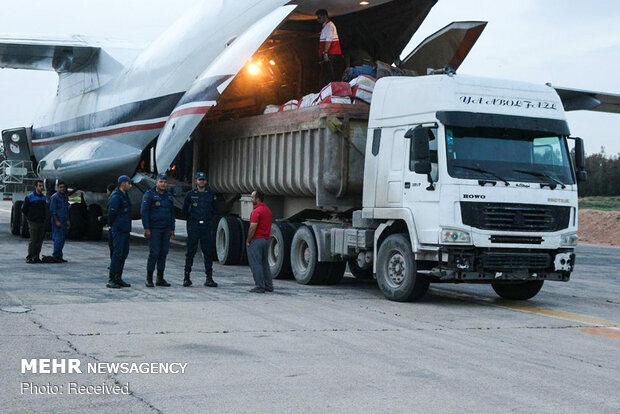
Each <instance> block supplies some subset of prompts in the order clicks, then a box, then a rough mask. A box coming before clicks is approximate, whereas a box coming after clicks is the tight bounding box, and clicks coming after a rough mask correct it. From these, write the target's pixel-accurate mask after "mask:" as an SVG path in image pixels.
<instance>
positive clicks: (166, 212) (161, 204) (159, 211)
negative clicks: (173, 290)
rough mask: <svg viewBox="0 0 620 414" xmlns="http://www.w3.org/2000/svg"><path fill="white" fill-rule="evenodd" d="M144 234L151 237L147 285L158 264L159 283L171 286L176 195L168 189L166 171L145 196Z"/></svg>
mask: <svg viewBox="0 0 620 414" xmlns="http://www.w3.org/2000/svg"><path fill="white" fill-rule="evenodd" d="M140 215H141V217H142V226H143V227H144V237H146V238H147V240H148V241H149V258H148V260H147V262H146V287H153V272H154V271H155V265H157V281H156V282H155V285H157V286H165V287H168V286H170V283H168V282H167V281H166V280H165V279H164V270H165V269H166V256H168V249H169V248H170V239H174V196H173V195H172V194H171V193H170V192H169V191H168V177H167V176H166V174H159V175H158V176H157V185H156V186H155V188H153V189H151V190H148V191H147V192H146V193H144V196H143V197H142V207H141V209H140Z"/></svg>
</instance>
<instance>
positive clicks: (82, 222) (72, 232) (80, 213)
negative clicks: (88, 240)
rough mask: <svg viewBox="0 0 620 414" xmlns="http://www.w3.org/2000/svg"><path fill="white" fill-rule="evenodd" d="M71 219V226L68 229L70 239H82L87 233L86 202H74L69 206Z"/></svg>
mask: <svg viewBox="0 0 620 414" xmlns="http://www.w3.org/2000/svg"><path fill="white" fill-rule="evenodd" d="M69 221H71V227H70V228H69V230H68V231H67V238H68V239H69V240H82V238H84V235H85V233H86V222H87V210H86V204H84V203H74V204H71V205H70V206H69Z"/></svg>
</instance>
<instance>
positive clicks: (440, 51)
mask: <svg viewBox="0 0 620 414" xmlns="http://www.w3.org/2000/svg"><path fill="white" fill-rule="evenodd" d="M486 25H487V22H453V23H450V24H449V25H447V26H446V27H444V28H443V29H441V30H439V31H438V32H435V33H433V34H432V35H430V36H429V37H427V38H426V39H424V41H423V42H422V43H420V44H419V45H418V46H417V47H416V48H415V49H413V51H412V52H411V53H409V54H408V55H407V57H406V58H404V59H403V60H402V61H401V63H400V64H399V65H398V67H400V68H403V69H409V70H413V71H414V72H416V73H417V74H418V75H426V74H427V72H428V69H442V68H445V67H446V66H448V65H449V66H450V67H452V69H454V70H456V69H458V67H459V66H461V63H463V61H464V60H465V58H466V57H467V55H468V54H469V52H470V51H471V49H472V48H473V47H474V44H475V43H476V41H477V40H478V38H479V37H480V35H481V34H482V31H483V30H484V28H485V27H486Z"/></svg>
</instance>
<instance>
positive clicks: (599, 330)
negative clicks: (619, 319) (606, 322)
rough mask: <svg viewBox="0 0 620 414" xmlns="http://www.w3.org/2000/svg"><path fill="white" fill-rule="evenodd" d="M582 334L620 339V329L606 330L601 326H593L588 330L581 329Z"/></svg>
mask: <svg viewBox="0 0 620 414" xmlns="http://www.w3.org/2000/svg"><path fill="white" fill-rule="evenodd" d="M581 332H583V333H587V334H590V335H597V336H604V337H606V338H614V339H620V329H619V328H616V327H612V328H604V327H600V326H592V327H588V328H581Z"/></svg>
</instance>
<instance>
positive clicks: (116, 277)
mask: <svg viewBox="0 0 620 414" xmlns="http://www.w3.org/2000/svg"><path fill="white" fill-rule="evenodd" d="M131 186H132V183H131V178H129V177H128V176H126V175H121V176H120V177H118V187H117V188H116V190H114V192H113V193H112V195H111V196H110V201H109V202H108V214H107V217H108V225H109V226H110V228H111V229H112V237H113V238H114V239H113V240H114V241H113V242H114V248H113V253H112V260H111V261H110V280H109V281H108V284H107V285H106V286H107V287H109V288H111V289H118V288H121V287H130V286H131V284H129V283H125V281H123V268H124V267H125V259H127V256H128V255H129V233H130V232H131V200H129V194H128V193H129V190H131Z"/></svg>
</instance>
